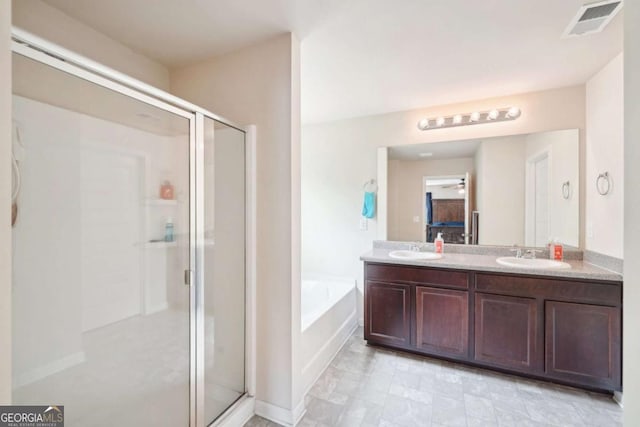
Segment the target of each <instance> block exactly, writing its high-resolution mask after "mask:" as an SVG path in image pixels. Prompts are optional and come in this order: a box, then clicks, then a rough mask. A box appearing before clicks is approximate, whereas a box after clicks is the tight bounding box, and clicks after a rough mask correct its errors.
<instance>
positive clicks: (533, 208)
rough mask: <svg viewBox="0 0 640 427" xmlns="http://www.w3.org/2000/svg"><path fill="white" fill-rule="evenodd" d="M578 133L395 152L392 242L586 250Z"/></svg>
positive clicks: (391, 156)
mask: <svg viewBox="0 0 640 427" xmlns="http://www.w3.org/2000/svg"><path fill="white" fill-rule="evenodd" d="M579 173H580V165H579V136H578V130H577V129H569V130H561V131H552V132H542V133H534V134H525V135H515V136H506V137H494V138H484V139H481V140H465V141H452V142H442V143H427V144H412V145H405V146H394V147H389V149H388V178H387V179H388V182H387V184H388V196H387V215H388V222H387V230H388V231H387V238H388V239H389V240H398V241H423V242H433V240H434V239H435V238H436V237H437V235H438V233H442V237H443V238H444V240H445V242H446V243H457V244H480V245H514V244H516V245H526V246H545V245H546V244H547V243H548V242H549V241H551V240H556V241H558V242H561V243H563V244H565V245H570V246H575V247H578V246H579V241H580V232H579V227H580V198H579V179H580V178H579Z"/></svg>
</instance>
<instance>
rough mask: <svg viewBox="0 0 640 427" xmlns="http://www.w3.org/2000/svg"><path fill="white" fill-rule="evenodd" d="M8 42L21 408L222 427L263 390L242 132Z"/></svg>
mask: <svg viewBox="0 0 640 427" xmlns="http://www.w3.org/2000/svg"><path fill="white" fill-rule="evenodd" d="M12 43H13V44H12V49H13V120H14V159H12V163H13V165H14V180H15V181H18V182H15V184H16V185H15V189H16V191H14V200H13V202H14V213H15V215H14V216H15V224H14V226H13V235H12V239H13V283H12V312H13V342H12V353H13V403H14V404H25V405H59V406H64V416H65V421H66V425H67V426H71V427H72V426H83V427H84V426H114V425H118V426H145V425H154V426H205V425H210V424H212V423H215V422H216V420H219V419H220V418H221V416H222V415H224V414H225V413H226V412H227V411H228V409H229V408H231V407H233V406H234V405H238V404H240V403H241V402H242V400H243V399H244V398H246V396H247V393H248V392H250V391H251V390H250V387H251V381H250V378H248V377H247V372H248V371H249V372H250V371H251V370H247V366H248V364H249V361H248V358H247V355H248V354H250V350H251V341H250V340H249V339H248V337H247V330H248V329H249V330H250V328H251V324H250V321H248V320H247V319H250V318H251V312H250V311H249V312H248V311H247V310H246V307H247V303H248V302H250V301H251V294H250V293H249V292H247V290H248V289H249V287H248V286H247V284H248V283H249V282H250V281H249V280H248V278H250V277H251V275H252V273H251V272H252V270H251V269H250V268H249V267H250V265H251V260H250V255H251V251H248V250H247V248H249V247H251V235H252V232H251V230H252V226H251V218H249V216H248V215H247V212H250V209H248V207H249V206H250V205H251V199H250V198H248V197H247V194H249V193H250V192H249V191H248V189H249V186H250V185H251V182H250V180H249V179H247V176H251V174H250V173H249V174H248V172H249V171H248V169H250V168H248V167H247V165H248V162H247V158H248V157H249V154H250V153H249V152H248V148H247V147H250V144H249V142H250V138H249V137H248V135H247V131H246V129H243V128H241V127H239V126H237V125H234V124H232V123H230V122H229V121H227V120H224V119H221V118H220V117H217V116H215V115H214V114H212V113H210V112H208V111H206V110H204V109H202V108H199V107H197V106H195V105H192V104H190V103H188V102H186V101H183V100H181V99H178V98H175V97H173V96H171V95H169V94H166V93H164V92H162V91H160V90H158V89H155V88H153V87H150V86H147V85H145V84H143V83H141V82H138V81H136V80H133V79H131V78H128V77H127V76H124V75H122V74H120V73H118V72H116V71H114V70H110V69H108V68H106V67H103V66H101V65H100V64H97V63H95V62H92V61H90V60H87V59H86V58H83V57H80V56H78V55H75V54H74V53H72V52H69V51H67V50H65V49H63V48H61V47H59V46H55V45H53V44H51V43H49V42H47V41H45V40H41V39H39V38H37V37H35V36H33V35H30V34H28V33H25V32H23V31H21V30H18V29H14V33H13V42H12ZM249 136H250V135H249Z"/></svg>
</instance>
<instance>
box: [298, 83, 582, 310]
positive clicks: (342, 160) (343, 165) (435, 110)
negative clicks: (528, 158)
mask: <svg viewBox="0 0 640 427" xmlns="http://www.w3.org/2000/svg"><path fill="white" fill-rule="evenodd" d="M507 105H517V106H519V107H520V108H521V109H522V116H521V117H520V118H519V119H518V120H515V121H511V122H502V123H494V124H487V125H478V126H463V127H457V128H447V129H436V130H430V131H426V132H423V131H420V130H419V129H418V128H417V126H416V124H417V123H418V121H419V120H420V119H421V118H422V117H425V116H427V117H437V116H439V115H451V114H455V113H460V112H468V111H474V110H489V109H491V108H493V107H496V106H500V107H502V106H507ZM584 106H585V104H584V86H574V87H568V88H561V89H554V90H548V91H543V92H533V93H525V94H519V95H513V96H507V97H500V98H491V99H483V100H476V101H470V102H465V103H461V104H452V105H442V106H434V107H429V108H424V109H419V110H411V111H403V112H397V113H389V114H382V115H377V116H367V117H360V118H355V119H349V120H341V121H335V122H329V123H320V124H313V125H307V126H304V128H303V132H302V135H303V136H302V139H303V145H302V179H303V181H302V182H303V192H302V218H303V224H302V230H303V238H302V243H303V249H302V254H303V274H306V273H307V272H314V273H324V274H338V275H342V276H351V277H358V278H359V287H360V289H362V262H361V261H360V260H359V256H360V255H361V254H362V253H364V252H366V251H368V250H369V249H370V248H371V244H372V241H373V240H374V239H375V238H376V236H377V233H376V228H377V227H378V226H379V225H378V224H377V221H375V220H374V221H369V229H368V230H366V231H361V230H359V228H358V225H359V218H360V210H361V208H362V205H361V203H362V185H363V183H364V181H366V180H367V179H370V178H373V177H376V176H377V173H376V163H377V161H376V151H377V148H378V147H384V146H393V145H406V144H419V143H425V142H440V141H456V140H467V139H477V138H488V137H494V136H505V135H519V134H527V133H534V132H544V131H549V130H560V129H570V128H578V129H580V138H581V141H580V147H581V151H580V156H581V162H582V161H583V160H582V159H584V148H583V147H584V141H583V135H584V128H585V112H584ZM581 180H582V178H581ZM582 196H583V195H581V197H582ZM581 229H582V227H581ZM358 306H359V307H360V308H361V307H362V301H361V300H360V301H359V303H358ZM360 316H361V315H360Z"/></svg>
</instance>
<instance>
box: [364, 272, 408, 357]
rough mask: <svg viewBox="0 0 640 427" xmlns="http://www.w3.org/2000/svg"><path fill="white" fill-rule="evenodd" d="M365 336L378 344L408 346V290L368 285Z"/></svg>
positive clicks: (396, 285)
mask: <svg viewBox="0 0 640 427" xmlns="http://www.w3.org/2000/svg"><path fill="white" fill-rule="evenodd" d="M364 311H365V314H364V316H365V319H367V321H366V322H365V325H364V330H365V335H366V336H368V337H369V339H371V340H375V341H376V342H377V343H379V344H386V345H391V346H397V347H409V345H410V343H411V287H410V286H409V285H403V284H396V283H381V282H374V281H369V282H367V293H366V298H365V306H364Z"/></svg>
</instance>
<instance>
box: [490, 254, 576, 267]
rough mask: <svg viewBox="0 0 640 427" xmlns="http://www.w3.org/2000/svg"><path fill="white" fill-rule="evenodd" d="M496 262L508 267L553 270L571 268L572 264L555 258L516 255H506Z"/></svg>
mask: <svg viewBox="0 0 640 427" xmlns="http://www.w3.org/2000/svg"><path fill="white" fill-rule="evenodd" d="M496 262H497V263H498V264H500V265H504V266H506V267H515V268H530V269H553V270H555V269H561V268H571V265H570V264H568V263H566V262H562V261H556V260H553V259H544V258H516V257H514V256H505V257H501V258H498V259H496Z"/></svg>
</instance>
